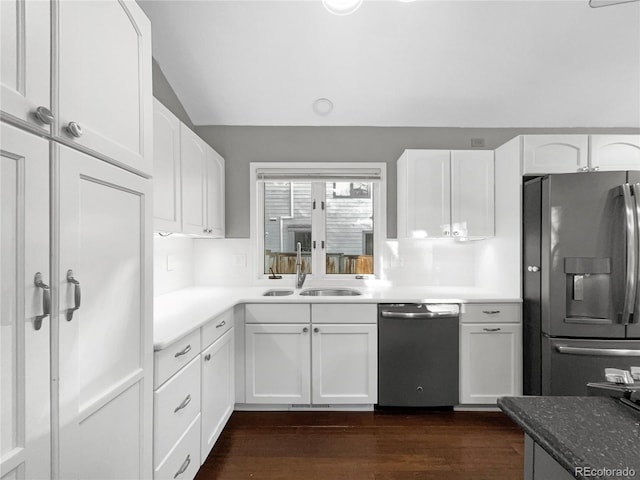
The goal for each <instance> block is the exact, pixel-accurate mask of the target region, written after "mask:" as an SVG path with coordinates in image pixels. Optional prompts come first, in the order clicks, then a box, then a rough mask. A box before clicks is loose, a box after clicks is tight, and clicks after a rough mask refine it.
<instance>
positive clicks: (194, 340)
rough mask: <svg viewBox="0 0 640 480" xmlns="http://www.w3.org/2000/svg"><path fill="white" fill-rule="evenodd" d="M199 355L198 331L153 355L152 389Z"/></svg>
mask: <svg viewBox="0 0 640 480" xmlns="http://www.w3.org/2000/svg"><path fill="white" fill-rule="evenodd" d="M199 353H200V329H198V330H196V331H195V332H193V333H192V334H190V335H187V336H186V337H184V338H183V339H181V340H178V341H177V342H175V343H174V344H173V345H171V346H170V347H168V348H165V349H164V350H160V351H158V352H156V353H155V356H154V357H155V358H154V371H153V387H154V388H158V387H159V386H160V385H162V384H163V383H164V382H166V381H167V379H169V378H170V377H171V375H173V374H174V373H176V372H177V371H178V370H180V369H181V368H182V367H184V366H185V365H186V364H187V363H189V362H190V361H191V359H192V358H194V357H195V356H196V355H198V354H199Z"/></svg>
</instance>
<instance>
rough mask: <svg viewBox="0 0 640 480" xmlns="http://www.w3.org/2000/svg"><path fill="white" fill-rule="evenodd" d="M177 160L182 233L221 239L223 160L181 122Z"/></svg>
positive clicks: (222, 224)
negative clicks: (180, 192)
mask: <svg viewBox="0 0 640 480" xmlns="http://www.w3.org/2000/svg"><path fill="white" fill-rule="evenodd" d="M180 157H181V158H180V162H181V164H182V168H181V176H182V233H190V234H193V235H198V236H203V237H214V238H223V237H224V159H223V158H222V157H221V156H220V155H218V153H217V152H216V151H215V150H214V149H213V148H211V147H210V146H209V145H207V144H206V143H205V142H204V140H202V139H201V138H200V137H198V136H197V135H196V134H195V133H194V132H193V131H191V130H190V129H189V128H188V127H187V126H186V125H184V124H183V123H181V124H180ZM160 195H166V192H164V193H161V194H160ZM165 201H167V200H165Z"/></svg>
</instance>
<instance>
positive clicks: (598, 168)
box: [591, 165, 600, 172]
mask: <svg viewBox="0 0 640 480" xmlns="http://www.w3.org/2000/svg"><path fill="white" fill-rule="evenodd" d="M591 171H592V172H599V171H600V167H599V166H598V165H596V166H595V167H593V168H592V169H591Z"/></svg>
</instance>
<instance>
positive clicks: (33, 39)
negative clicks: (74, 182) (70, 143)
mask: <svg viewBox="0 0 640 480" xmlns="http://www.w3.org/2000/svg"><path fill="white" fill-rule="evenodd" d="M50 11H51V6H50V3H49V2H38V1H35V2H25V1H21V0H3V1H1V2H0V34H1V36H2V41H1V43H0V46H1V50H0V59H2V61H1V64H0V68H1V70H0V73H1V78H2V80H1V81H2V83H1V87H0V110H2V115H3V117H7V118H8V119H9V120H11V121H13V122H17V123H20V124H23V125H28V126H29V127H32V128H37V129H41V130H43V131H47V132H48V131H49V126H48V125H45V124H44V123H41V122H39V121H38V120H37V119H36V117H35V116H34V112H35V111H36V109H37V108H38V107H40V106H41V107H45V108H47V109H50V94H51V88H50V78H51V74H50V67H49V64H50V62H49V58H50V55H51V48H50V43H51V42H50V31H51V27H50V23H51V22H50Z"/></svg>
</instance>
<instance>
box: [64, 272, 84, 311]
mask: <svg viewBox="0 0 640 480" xmlns="http://www.w3.org/2000/svg"><path fill="white" fill-rule="evenodd" d="M67 282H69V283H71V284H73V307H71V308H67V322H70V321H71V320H73V312H75V311H76V310H78V309H79V308H80V304H81V303H82V292H81V291H80V282H79V281H78V280H76V279H75V278H74V277H73V270H67Z"/></svg>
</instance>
